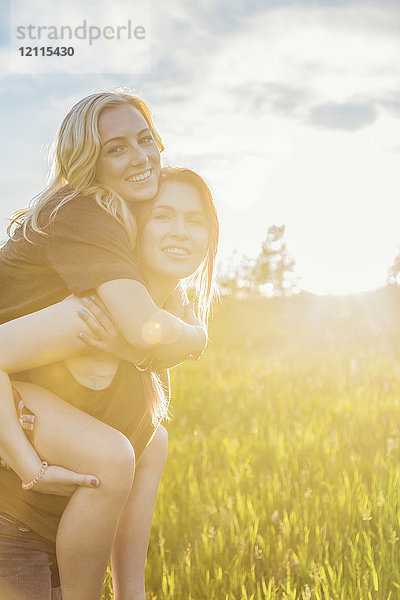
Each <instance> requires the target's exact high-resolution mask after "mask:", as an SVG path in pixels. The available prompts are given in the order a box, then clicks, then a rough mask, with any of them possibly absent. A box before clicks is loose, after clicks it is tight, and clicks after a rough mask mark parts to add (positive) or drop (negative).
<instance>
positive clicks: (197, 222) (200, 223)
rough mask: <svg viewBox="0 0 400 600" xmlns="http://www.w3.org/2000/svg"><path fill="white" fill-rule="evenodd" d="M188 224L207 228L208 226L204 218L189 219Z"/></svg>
mask: <svg viewBox="0 0 400 600" xmlns="http://www.w3.org/2000/svg"><path fill="white" fill-rule="evenodd" d="M188 223H190V224H191V225H198V226H200V227H205V225H206V221H205V218H204V217H200V216H199V217H190V218H189V219H188Z"/></svg>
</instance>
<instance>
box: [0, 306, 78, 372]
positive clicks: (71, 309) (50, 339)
mask: <svg viewBox="0 0 400 600" xmlns="http://www.w3.org/2000/svg"><path fill="white" fill-rule="evenodd" d="M81 308H82V305H81V304H80V302H79V300H77V299H76V298H74V297H69V298H67V299H66V300H63V301H62V302H59V303H58V304H53V305H52V306H49V307H47V308H44V309H42V310H39V311H37V312H35V313H31V314H29V315H26V316H23V317H19V318H18V319H14V320H13V321H9V322H8V323H4V324H3V325H1V326H0V369H3V371H6V372H7V373H13V372H18V371H24V370H26V369H33V368H35V367H40V366H42V365H47V364H51V363H53V362H57V361H59V360H63V359H66V358H69V357H70V356H77V355H79V354H84V353H86V352H88V349H87V348H86V347H85V346H84V345H83V344H82V342H81V341H80V339H79V338H78V333H79V331H80V330H81V329H82V327H83V324H82V321H81V320H80V318H79V316H78V310H79V309H81Z"/></svg>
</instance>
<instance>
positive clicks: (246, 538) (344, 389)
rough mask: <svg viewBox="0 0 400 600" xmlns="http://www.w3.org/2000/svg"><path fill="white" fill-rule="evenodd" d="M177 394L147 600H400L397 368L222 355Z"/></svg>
mask: <svg viewBox="0 0 400 600" xmlns="http://www.w3.org/2000/svg"><path fill="white" fill-rule="evenodd" d="M399 364H400V363H399ZM173 388H174V397H173V402H172V405H173V406H172V412H173V415H174V417H173V420H172V422H171V424H170V425H169V426H168V429H169V433H170V449H169V458H168V462H167V467H166V471H165V473H164V476H163V480H162V484H161V487H160V491H159V496H158V501H157V508H156V514H155V519H154V525H153V529H152V534H151V541H150V549H149V554H148V561H147V568H146V589H147V595H146V599H148V600H161V599H162V600H170V599H174V600H239V599H240V600H261V599H263V600H264V599H278V598H279V599H281V598H282V599H283V598H287V599H297V598H298V599H311V598H313V599H315V600H320V599H321V600H322V599H324V600H330V599H332V600H336V599H343V600H353V599H354V600H364V599H365V600H371V599H380V600H386V599H387V600H388V599H392V600H394V599H396V598H400V552H399V549H400V540H399V538H400V510H399V509H400V502H399V481H400V419H399V416H400V366H399V365H398V364H397V362H396V360H395V359H393V358H391V357H390V356H389V355H387V356H385V355H383V354H382V353H379V354H376V355H375V354H374V353H373V352H366V351H365V350H362V349H361V350H359V351H358V352H355V351H354V350H353V351H352V352H351V353H348V352H346V351H345V350H343V349H337V350H335V349H334V348H331V349H330V350H327V351H326V352H318V353H314V354H313V353H311V352H310V351H308V352H307V353H302V352H298V351H294V350H293V349H292V350H291V351H289V350H280V351H276V352H274V351H271V352H268V354H264V355H263V354H262V353H260V352H259V351H258V350H257V351H254V352H253V351H252V349H251V347H247V348H246V349H245V348H243V347H242V348H241V347H240V346H237V347H234V348H229V346H228V345H215V346H212V347H210V348H209V349H208V351H207V353H206V355H205V356H204V358H203V359H202V360H201V361H200V362H199V363H192V364H187V365H184V366H182V367H179V369H176V370H174V372H173ZM106 585H107V586H108V591H107V590H106V591H105V593H104V598H105V599H109V598H112V595H111V591H110V581H109V580H108V581H107V582H106Z"/></svg>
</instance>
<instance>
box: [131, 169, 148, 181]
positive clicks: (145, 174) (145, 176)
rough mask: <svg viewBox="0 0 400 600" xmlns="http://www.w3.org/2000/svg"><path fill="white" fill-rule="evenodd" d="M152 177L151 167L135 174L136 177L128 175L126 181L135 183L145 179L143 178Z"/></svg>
mask: <svg viewBox="0 0 400 600" xmlns="http://www.w3.org/2000/svg"><path fill="white" fill-rule="evenodd" d="M148 177H150V169H149V170H148V171H146V172H145V173H142V174H141V175H135V176H134V177H127V178H126V181H129V182H131V183H134V182H135V181H143V179H147V178H148Z"/></svg>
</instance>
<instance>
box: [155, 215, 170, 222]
mask: <svg viewBox="0 0 400 600" xmlns="http://www.w3.org/2000/svg"><path fill="white" fill-rule="evenodd" d="M153 219H154V220H155V221H164V222H167V221H170V220H171V219H172V217H171V215H169V214H168V213H157V214H155V215H153Z"/></svg>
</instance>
